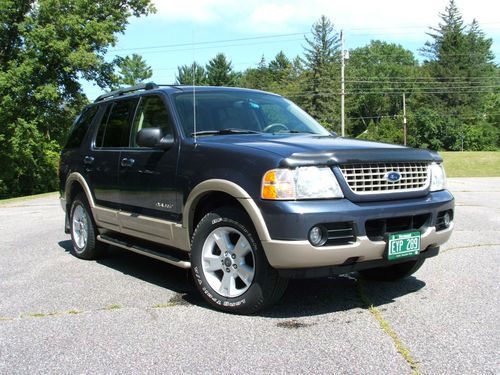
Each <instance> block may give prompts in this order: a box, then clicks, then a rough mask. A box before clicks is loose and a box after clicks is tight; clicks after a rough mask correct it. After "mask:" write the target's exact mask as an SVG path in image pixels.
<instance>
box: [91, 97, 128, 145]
mask: <svg viewBox="0 0 500 375" xmlns="http://www.w3.org/2000/svg"><path fill="white" fill-rule="evenodd" d="M136 104H137V99H133V100H120V101H117V102H114V103H113V104H112V105H111V106H108V109H107V110H106V113H105V114H104V117H103V119H102V122H101V125H100V126H99V130H98V132H97V138H96V142H95V145H96V147H128V140H129V134H130V125H131V121H132V117H133V115H134V110H135V106H136Z"/></svg>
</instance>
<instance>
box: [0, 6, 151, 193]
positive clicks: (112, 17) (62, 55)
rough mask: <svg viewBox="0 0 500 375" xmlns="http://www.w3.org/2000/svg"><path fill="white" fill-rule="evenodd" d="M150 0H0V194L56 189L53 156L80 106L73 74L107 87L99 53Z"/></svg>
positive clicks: (108, 70)
mask: <svg viewBox="0 0 500 375" xmlns="http://www.w3.org/2000/svg"><path fill="white" fill-rule="evenodd" d="M153 10H154V9H153V8H152V6H151V5H150V0H102V1H99V2H96V1H91V0H66V1H52V0H37V1H33V0H2V1H1V2H0V52H1V53H0V150H1V152H2V161H1V165H0V196H15V195H21V194H33V193H37V192H42V191H47V190H56V189H57V178H56V176H57V155H58V151H59V149H60V144H61V143H62V142H63V140H64V135H65V133H66V131H67V129H68V126H69V125H70V124H71V122H72V120H73V118H74V117H75V115H76V113H77V112H78V111H79V110H81V107H82V106H83V104H84V103H86V101H87V100H86V98H85V96H84V95H83V93H82V90H81V86H80V83H79V80H80V79H81V78H83V79H86V80H89V81H93V82H96V83H97V84H98V85H99V86H100V87H103V88H104V87H107V86H109V83H110V81H111V77H112V72H113V64H111V63H107V62H106V60H105V55H106V52H107V50H108V47H109V46H112V45H114V44H115V43H116V38H117V34H118V33H122V32H123V31H124V30H125V27H126V25H127V23H128V19H129V17H130V16H140V15H145V14H148V13H149V12H151V11H153Z"/></svg>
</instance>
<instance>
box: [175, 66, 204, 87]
mask: <svg viewBox="0 0 500 375" xmlns="http://www.w3.org/2000/svg"><path fill="white" fill-rule="evenodd" d="M177 72H178V73H177V76H176V77H175V80H176V81H177V83H178V84H180V85H193V84H194V85H197V86H203V85H206V84H207V75H206V72H205V69H204V68H203V66H201V65H200V64H198V63H197V62H196V61H193V63H192V64H191V65H182V66H179V67H177Z"/></svg>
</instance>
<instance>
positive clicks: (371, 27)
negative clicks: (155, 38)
mask: <svg viewBox="0 0 500 375" xmlns="http://www.w3.org/2000/svg"><path fill="white" fill-rule="evenodd" d="M154 2H155V6H156V8H157V9H158V12H157V15H156V16H155V17H159V18H162V19H165V20H168V21H170V22H192V23H194V24H201V25H203V24H212V25H216V24H221V25H224V26H225V27H226V28H228V29H233V30H235V31H238V32H244V33H246V34H251V33H256V34H257V33H278V34H279V33H288V32H306V31H309V30H310V28H311V25H312V24H313V23H314V22H315V21H317V20H318V18H319V17H320V16H321V15H322V14H324V15H326V16H327V17H328V18H330V20H331V21H332V22H333V23H334V25H335V27H336V28H337V29H340V28H344V29H345V30H347V31H348V32H353V33H361V32H362V31H365V33H373V34H376V33H378V34H384V35H394V33H395V32H397V33H399V34H400V35H404V38H405V39H408V38H411V35H412V34H419V35H420V37H421V35H422V31H423V30H427V28H428V27H429V26H437V24H438V22H439V21H440V20H439V17H438V13H440V12H442V11H444V8H445V7H446V5H447V4H448V0H419V1H402V0H385V1H384V0H379V1H366V0H348V1H339V0H309V1H304V0H253V1H251V2H249V1H235V0H180V1H179V0H155V1H154ZM457 6H458V8H459V9H460V10H461V11H462V14H463V16H464V20H465V21H466V22H467V23H468V22H471V21H472V19H473V18H477V19H478V20H479V22H480V24H481V25H484V26H485V27H483V28H484V29H486V30H487V29H488V24H490V25H491V24H493V23H496V29H497V30H498V20H497V15H498V14H499V12H500V2H499V3H497V2H493V1H491V0H475V1H473V2H472V1H466V0H457ZM389 26H390V28H389ZM493 29H494V27H493Z"/></svg>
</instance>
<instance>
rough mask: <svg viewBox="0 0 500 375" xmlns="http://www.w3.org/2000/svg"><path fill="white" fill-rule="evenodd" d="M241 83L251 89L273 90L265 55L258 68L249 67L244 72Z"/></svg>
mask: <svg viewBox="0 0 500 375" xmlns="http://www.w3.org/2000/svg"><path fill="white" fill-rule="evenodd" d="M240 83H241V85H242V86H243V87H248V88H251V89H258V90H271V76H270V72H269V67H268V65H267V63H266V58H265V57H264V55H262V57H261V59H260V62H259V64H258V66H257V68H249V69H247V70H246V71H245V72H244V73H243V75H242V77H241V81H240Z"/></svg>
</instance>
